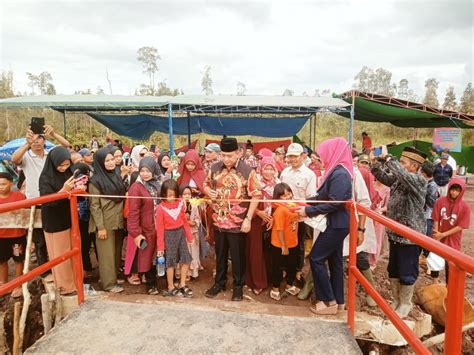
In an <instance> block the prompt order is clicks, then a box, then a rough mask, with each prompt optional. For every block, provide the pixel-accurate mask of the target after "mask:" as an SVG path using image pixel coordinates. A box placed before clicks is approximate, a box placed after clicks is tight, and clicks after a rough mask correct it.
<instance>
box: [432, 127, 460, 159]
mask: <svg viewBox="0 0 474 355" xmlns="http://www.w3.org/2000/svg"><path fill="white" fill-rule="evenodd" d="M461 145H462V131H461V129H460V128H435V129H434V134H433V146H434V147H436V148H438V147H441V148H444V149H449V151H450V152H458V153H459V152H461Z"/></svg>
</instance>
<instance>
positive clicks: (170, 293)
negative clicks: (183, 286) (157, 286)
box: [161, 287, 180, 297]
mask: <svg viewBox="0 0 474 355" xmlns="http://www.w3.org/2000/svg"><path fill="white" fill-rule="evenodd" d="M179 294H180V291H179V290H178V289H177V288H176V287H174V288H173V289H172V290H168V289H166V290H163V291H161V295H162V296H163V297H174V296H177V295H179Z"/></svg>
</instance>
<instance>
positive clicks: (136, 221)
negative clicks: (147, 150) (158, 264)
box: [125, 157, 161, 295]
mask: <svg viewBox="0 0 474 355" xmlns="http://www.w3.org/2000/svg"><path fill="white" fill-rule="evenodd" d="M138 170H139V177H138V178H137V180H136V182H135V183H134V184H133V185H132V186H131V187H130V189H129V190H128V196H129V197H131V198H130V199H129V213H128V221H127V230H128V239H127V254H126V259H125V274H126V275H129V274H131V273H136V272H138V273H139V274H142V275H143V274H145V279H146V284H147V289H148V293H149V294H151V295H157V294H158V289H157V288H156V268H155V267H154V266H153V260H154V258H155V256H156V229H155V214H156V209H157V206H158V203H159V202H160V200H158V199H150V198H147V199H144V198H133V197H134V196H138V197H155V198H156V197H159V196H160V191H161V183H160V179H159V178H160V175H161V172H160V169H159V167H158V164H157V163H156V162H155V160H154V159H153V158H151V157H144V158H143V159H141V160H140V164H139V167H138ZM132 281H133V280H132ZM129 282H130V279H129ZM139 282H140V281H138V282H137V283H139Z"/></svg>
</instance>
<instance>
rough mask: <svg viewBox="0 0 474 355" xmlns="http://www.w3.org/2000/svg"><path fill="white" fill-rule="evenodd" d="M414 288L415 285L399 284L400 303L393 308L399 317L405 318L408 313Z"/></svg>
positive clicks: (411, 305)
mask: <svg viewBox="0 0 474 355" xmlns="http://www.w3.org/2000/svg"><path fill="white" fill-rule="evenodd" d="M414 290H415V285H410V286H407V285H400V292H399V295H400V305H399V306H398V308H397V309H396V310H395V312H397V314H398V315H399V316H400V318H406V316H408V313H410V311H411V308H412V307H413V303H412V302H411V299H412V297H413V291H414Z"/></svg>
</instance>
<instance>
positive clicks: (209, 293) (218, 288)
mask: <svg viewBox="0 0 474 355" xmlns="http://www.w3.org/2000/svg"><path fill="white" fill-rule="evenodd" d="M221 291H225V287H221V286H219V285H217V284H214V286H212V287H211V288H210V289H209V290H207V291H206V297H208V298H214V297H216V296H217V295H218V294H219V293H220V292H221Z"/></svg>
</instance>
